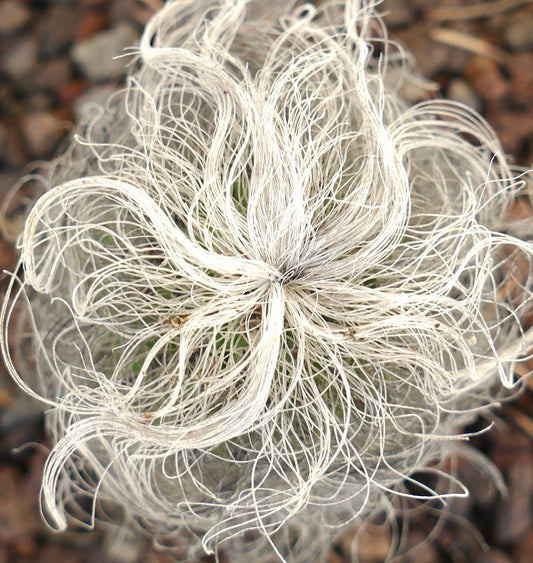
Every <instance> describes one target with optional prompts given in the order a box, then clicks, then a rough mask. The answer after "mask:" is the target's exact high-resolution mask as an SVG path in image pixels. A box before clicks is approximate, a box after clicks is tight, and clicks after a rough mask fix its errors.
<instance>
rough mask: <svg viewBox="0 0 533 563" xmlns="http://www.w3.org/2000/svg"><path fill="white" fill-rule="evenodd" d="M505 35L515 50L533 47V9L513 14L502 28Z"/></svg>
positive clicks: (507, 41) (508, 43)
mask: <svg viewBox="0 0 533 563" xmlns="http://www.w3.org/2000/svg"><path fill="white" fill-rule="evenodd" d="M502 32H503V37H504V39H505V41H506V43H507V45H509V47H511V49H512V50H513V51H525V50H527V49H531V48H533V11H531V10H529V11H525V10H522V11H521V12H519V13H516V14H513V15H512V17H509V18H508V20H507V25H505V26H503V28H502Z"/></svg>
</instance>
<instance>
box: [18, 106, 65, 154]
mask: <svg viewBox="0 0 533 563" xmlns="http://www.w3.org/2000/svg"><path fill="white" fill-rule="evenodd" d="M21 127H22V132H23V134H24V138H25V140H26V143H27V145H28V148H29V150H30V153H31V154H32V156H34V157H38V156H39V157H40V156H47V155H50V153H52V152H53V151H54V150H55V149H56V147H57V145H58V143H59V141H60V140H61V139H62V138H63V137H64V136H65V134H66V132H67V130H68V124H67V123H66V122H65V121H62V120H60V119H58V118H57V117H55V116H54V115H53V114H51V113H48V112H35V113H29V114H28V115H25V116H24V117H23V118H22V123H21Z"/></svg>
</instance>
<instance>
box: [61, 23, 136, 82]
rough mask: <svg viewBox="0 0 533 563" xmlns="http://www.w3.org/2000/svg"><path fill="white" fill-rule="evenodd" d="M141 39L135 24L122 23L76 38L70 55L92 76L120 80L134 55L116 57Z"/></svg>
mask: <svg viewBox="0 0 533 563" xmlns="http://www.w3.org/2000/svg"><path fill="white" fill-rule="evenodd" d="M138 39H139V35H138V33H137V31H136V30H135V29H134V27H133V26H132V25H130V24H128V23H121V24H118V25H116V26H115V27H113V28H111V29H109V30H107V31H102V32H100V33H97V34H96V35H93V36H92V37H89V38H87V39H82V40H79V41H77V42H76V43H75V44H74V46H73V49H72V52H71V56H72V59H73V60H74V62H75V63H76V64H77V65H78V66H79V67H80V70H81V71H82V72H83V74H84V75H85V76H86V77H87V78H88V79H89V80H94V81H95V82H103V81H106V80H118V79H120V78H121V77H123V76H124V75H125V73H126V70H127V66H128V63H129V62H130V61H131V57H127V56H126V57H121V58H118V59H113V57H116V56H118V55H124V49H125V48H126V47H131V46H132V45H135V44H136V43H137V42H138Z"/></svg>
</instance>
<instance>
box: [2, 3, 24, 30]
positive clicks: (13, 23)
mask: <svg viewBox="0 0 533 563" xmlns="http://www.w3.org/2000/svg"><path fill="white" fill-rule="evenodd" d="M30 17H31V13H30V10H29V9H28V7H27V6H25V5H24V4H22V3H21V2H20V0H19V1H18V2H17V1H15V0H4V2H0V33H3V34H8V33H13V32H15V31H18V30H19V29H21V28H22V27H24V26H25V25H26V24H27V23H28V22H29V21H30Z"/></svg>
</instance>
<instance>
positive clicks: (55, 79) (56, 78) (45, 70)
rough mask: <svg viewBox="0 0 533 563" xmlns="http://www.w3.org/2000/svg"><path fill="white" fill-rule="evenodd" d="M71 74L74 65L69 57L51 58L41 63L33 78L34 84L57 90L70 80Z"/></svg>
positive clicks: (35, 86)
mask: <svg viewBox="0 0 533 563" xmlns="http://www.w3.org/2000/svg"><path fill="white" fill-rule="evenodd" d="M71 74H72V66H71V64H70V60H69V59H68V58H67V57H58V58H54V59H50V60H48V61H46V62H44V63H43V64H41V65H39V67H38V69H37V70H36V73H35V77H34V78H33V81H32V86H33V87H34V88H40V89H43V90H49V91H51V92H57V91H59V90H61V89H62V88H64V87H65V86H66V85H67V84H68V83H69V82H70V78H71Z"/></svg>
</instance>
